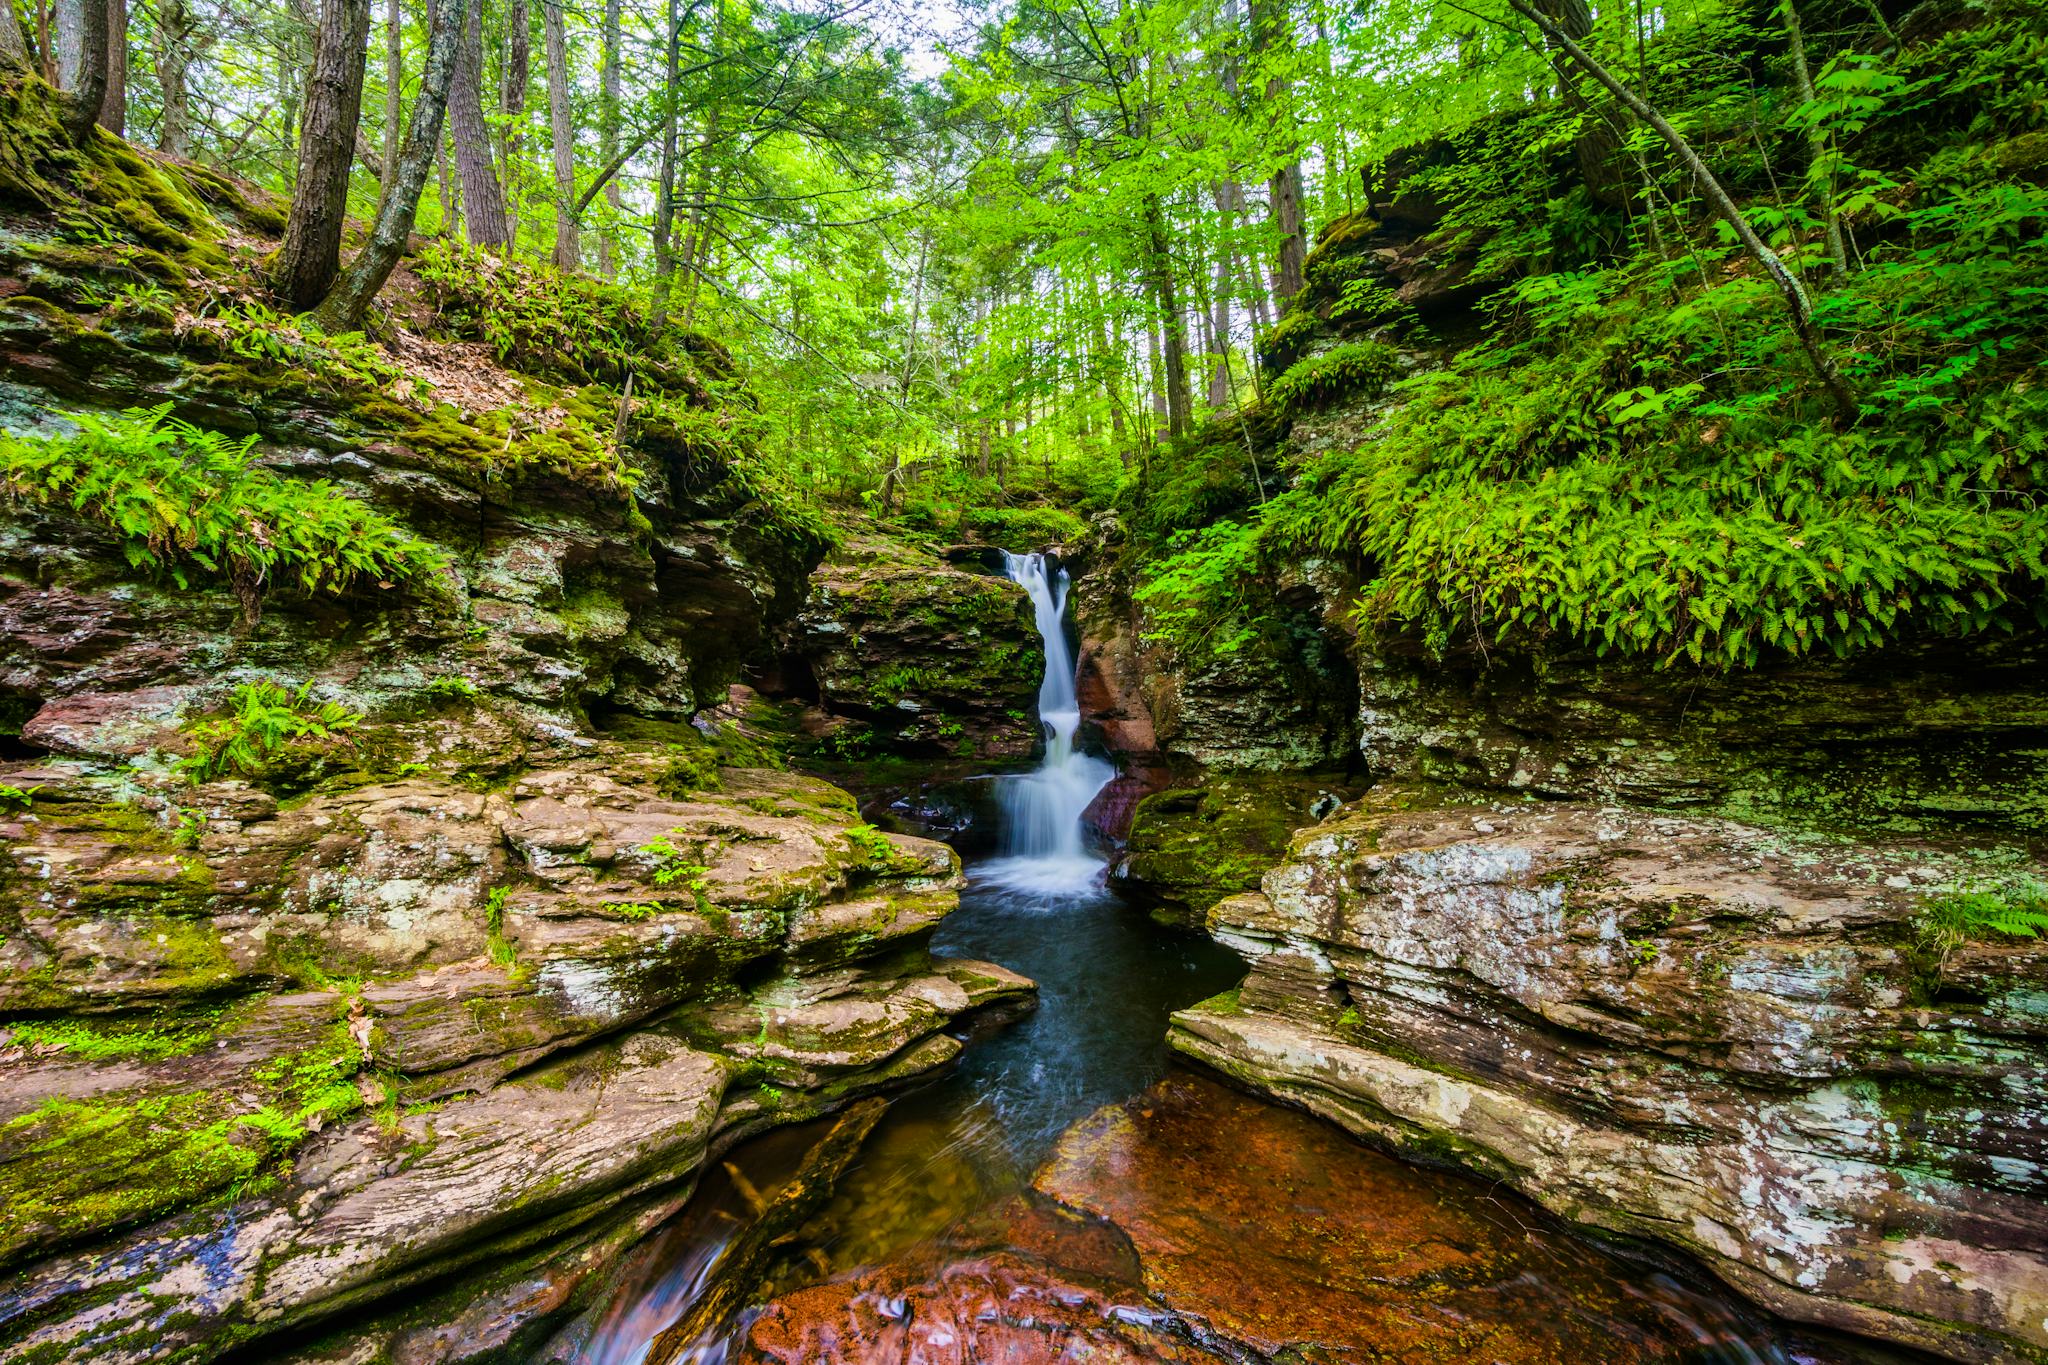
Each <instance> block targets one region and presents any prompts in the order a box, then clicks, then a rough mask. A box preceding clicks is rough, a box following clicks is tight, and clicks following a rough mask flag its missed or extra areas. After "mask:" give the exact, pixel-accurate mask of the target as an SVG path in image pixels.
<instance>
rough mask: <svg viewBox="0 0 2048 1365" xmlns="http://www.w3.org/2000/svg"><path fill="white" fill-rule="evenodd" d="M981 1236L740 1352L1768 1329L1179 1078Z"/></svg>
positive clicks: (1305, 1350) (1325, 1353) (1068, 1141)
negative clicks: (980, 1242)
mask: <svg viewBox="0 0 2048 1365" xmlns="http://www.w3.org/2000/svg"><path fill="white" fill-rule="evenodd" d="M986 1235H987V1239H988V1241H989V1242H991V1243H993V1244H994V1245H983V1246H975V1247H968V1248H965V1249H962V1250H959V1251H957V1253H955V1254H953V1256H952V1258H951V1259H945V1258H944V1257H945V1255H946V1253H944V1252H936V1253H935V1252H933V1251H931V1250H929V1249H928V1251H927V1253H926V1254H924V1255H922V1256H917V1255H913V1256H910V1257H906V1258H904V1259H902V1260H899V1261H896V1262H893V1263H891V1264H888V1265H885V1266H882V1267H879V1268H875V1269H869V1270H866V1271H862V1272H858V1273H856V1274H853V1275H851V1276H848V1277H845V1278H843V1279H840V1280H838V1281H835V1282H832V1283H828V1284H823V1285H817V1286H813V1287H811V1288H807V1289H801V1290H798V1291H796V1292H794V1293H790V1294H788V1295H785V1296H784V1297H782V1298H779V1299H777V1300H775V1301H774V1302H772V1303H770V1304H769V1305H768V1307H767V1308H766V1309H764V1310H763V1311H762V1312H761V1313H760V1315H759V1316H758V1317H757V1318H755V1319H754V1321H753V1322H752V1324H751V1326H750V1327H749V1328H748V1329H747V1331H746V1334H745V1340H744V1344H743V1348H742V1352H741V1355H740V1357H739V1358H740V1359H742V1360H744V1361H748V1362H753V1365H767V1363H768V1362H774V1363H775V1365H795V1363H796V1362H799V1361H824V1360H830V1361H843V1362H870V1361H873V1362H880V1361H890V1362H895V1361H904V1360H916V1361H926V1362H932V1363H933V1365H947V1363H950V1362H961V1365H966V1362H977V1363H979V1362H993V1361H1002V1362H1020V1363H1021V1362H1030V1363H1031V1365H1041V1363H1043V1362H1055V1361H1078V1360H1102V1361H1189V1362H1193V1361H1219V1362H1220V1361H1230V1362H1239V1361H1244V1360H1247V1359H1261V1360H1264V1359H1283V1360H1298V1361H1305V1362H1317V1363H1318V1365H1338V1362H1368V1361H1370V1362H1413V1363H1414V1365H1424V1362H1441V1361H1451V1360H1457V1361H1486V1362H1529V1363H1530V1365H1536V1363H1537V1362H1545V1363H1547V1362H1567V1361H1570V1362H1578V1361H1601V1362H1632V1361H1667V1360H1668V1361H1678V1360H1684V1359H1692V1358H1697V1354H1696V1353H1698V1352H1699V1350H1700V1348H1701V1347H1702V1346H1703V1345H1706V1344H1709V1343H1711V1342H1714V1341H1715V1340H1717V1339H1719V1340H1726V1341H1728V1342H1729V1343H1730V1344H1731V1347H1732V1349H1734V1350H1737V1351H1740V1350H1743V1349H1746V1348H1745V1347H1735V1346H1733V1343H1734V1342H1735V1341H1737V1340H1740V1341H1742V1342H1745V1343H1747V1346H1748V1347H1755V1346H1758V1345H1761V1344H1763V1343H1762V1338H1763V1337H1765V1336H1766V1335H1768V1334H1767V1333H1766V1332H1764V1331H1763V1330H1761V1329H1758V1328H1756V1327H1755V1326H1754V1325H1750V1324H1744V1323H1742V1322H1740V1321H1739V1320H1737V1319H1736V1318H1735V1317H1733V1316H1732V1315H1731V1314H1729V1313H1727V1312H1726V1311H1724V1310H1722V1309H1720V1308H1719V1307H1718V1306H1716V1305H1714V1304H1712V1303H1710V1302H1708V1301H1705V1300H1702V1299H1699V1298H1697V1297H1696V1296H1694V1295H1692V1294H1690V1293H1689V1292H1687V1291H1685V1290H1683V1289H1682V1288H1680V1287H1679V1286H1677V1285H1676V1284H1675V1283H1673V1282H1671V1281H1669V1280H1665V1279H1662V1278H1661V1277H1653V1276H1650V1275H1647V1274H1645V1273H1643V1272H1640V1271H1636V1270H1632V1269H1630V1268H1628V1267H1625V1266H1623V1265H1621V1264H1619V1263H1617V1262H1615V1261H1613V1260H1612V1259H1610V1258H1608V1257H1607V1256H1605V1255H1603V1254H1601V1253H1599V1252H1597V1251H1595V1250H1593V1249H1592V1248H1590V1247H1588V1246H1586V1245H1584V1244H1581V1243H1578V1242H1576V1241H1573V1240H1571V1239H1570V1238H1569V1237H1568V1236H1566V1235H1565V1234H1563V1233H1560V1232H1557V1231H1554V1230H1552V1229H1551V1228H1550V1227H1549V1226H1548V1225H1547V1224H1545V1223H1544V1222H1543V1220H1542V1217H1541V1215H1539V1214H1538V1213H1536V1211H1535V1210H1533V1209H1531V1208H1529V1207H1528V1206H1527V1205H1524V1204H1521V1203H1520V1202H1519V1201H1514V1200H1511V1199H1508V1198H1500V1197H1496V1196H1495V1195H1494V1194H1493V1192H1492V1191H1491V1190H1490V1189H1489V1188H1488V1187H1486V1186H1484V1185H1480V1184H1478V1183H1476V1182H1471V1181H1466V1180H1462V1179H1458V1178H1455V1177H1443V1176H1435V1175H1430V1174H1426V1173H1424V1172H1421V1171H1418V1170H1417V1169H1415V1168H1413V1167H1410V1166H1406V1165H1403V1164H1401V1163H1399V1162H1397V1161H1394V1160H1392V1159H1390V1158H1387V1157H1384V1156H1381V1155H1379V1154H1378V1153H1376V1152H1373V1151H1371V1150H1369V1149H1367V1148H1364V1147H1362V1146H1360V1145H1359V1144H1357V1143H1356V1142H1354V1141H1352V1140H1351V1139H1350V1138H1348V1137H1347V1136H1346V1135H1345V1134H1344V1133H1342V1132H1341V1131H1340V1130H1338V1129H1336V1128H1333V1127H1331V1126H1329V1125H1327V1124H1324V1123H1321V1122H1319V1121H1317V1120H1315V1119H1313V1118H1310V1117H1308V1116H1306V1115H1303V1114H1300V1113H1297V1112H1295V1111H1293V1110H1288V1109H1281V1108H1276V1107H1274V1106H1271V1105H1266V1104H1262V1103H1259V1102H1258V1101H1256V1100H1253V1099H1250V1098H1248V1097H1246V1096H1244V1095H1242V1094H1239V1093H1238V1092H1236V1091H1233V1090H1230V1089H1227V1088H1225V1087H1224V1086H1222V1085H1220V1084H1218V1083H1216V1082H1214V1081H1212V1080H1209V1079H1207V1078H1205V1077H1201V1076H1197V1075H1194V1074H1192V1073H1179V1074H1176V1075H1174V1076H1172V1077H1169V1078H1168V1079H1167V1080H1166V1081H1163V1082H1161V1083H1160V1084H1159V1085H1157V1086H1155V1087H1154V1088H1153V1089H1152V1090H1151V1091H1149V1092H1147V1093H1146V1094H1145V1095H1143V1096H1140V1097H1139V1098H1137V1099H1135V1100H1132V1101H1130V1102H1129V1103H1126V1104H1122V1105H1115V1106H1111V1107H1109V1108H1107V1109H1104V1110H1102V1111H1100V1112H1099V1113H1097V1114H1095V1115H1094V1116H1092V1117H1091V1118H1089V1119H1087V1120H1085V1121H1083V1122H1082V1123H1079V1124H1077V1125H1075V1126H1074V1128H1073V1129H1071V1130H1070V1131H1069V1132H1068V1134H1067V1135H1066V1137H1065V1138H1064V1139H1063V1140H1062V1141H1061V1143H1060V1146H1059V1148H1058V1150H1057V1151H1056V1153H1055V1154H1054V1156H1053V1158H1052V1159H1051V1160H1050V1161H1049V1162H1048V1163H1047V1165H1046V1167H1045V1168H1044V1169H1043V1170H1042V1171H1041V1172H1040V1174H1039V1176H1038V1178H1037V1180H1036V1182H1035V1189H1034V1191H1033V1192H1032V1193H1030V1194H1027V1195H1026V1196H1025V1197H1023V1198H1020V1199H1018V1200H1015V1201H1013V1202H1012V1204H1011V1206H1010V1209H1009V1212H1008V1216H1007V1218H1006V1219H1004V1220H1003V1221H1002V1223H1001V1225H1000V1226H998V1227H996V1228H994V1229H993V1230H992V1231H990V1232H989V1233H987V1234H986ZM934 1255H936V1256H937V1257H938V1258H939V1259H937V1260H934V1259H933V1257H934ZM1794 1358H1799V1359H1804V1360H1809V1361H1811V1360H1814V1359H1817V1357H1815V1356H1813V1355H1811V1354H1808V1353H1803V1352H1795V1356H1794ZM1818 1358H1825V1357H1818Z"/></svg>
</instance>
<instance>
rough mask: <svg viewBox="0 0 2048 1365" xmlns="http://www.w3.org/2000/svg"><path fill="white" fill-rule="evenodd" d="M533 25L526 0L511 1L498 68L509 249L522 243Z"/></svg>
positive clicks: (500, 164)
mask: <svg viewBox="0 0 2048 1365" xmlns="http://www.w3.org/2000/svg"><path fill="white" fill-rule="evenodd" d="M532 33H533V25H532V20H531V14H530V12H529V10H528V9H527V5H526V0H507V12H506V15H505V51H504V54H503V56H504V60H503V62H502V63H501V64H500V66H499V68H498V175H499V183H500V184H501V185H502V186H503V187H504V197H505V250H506V254H507V255H510V254H511V250H512V248H513V247H514V246H516V245H517V244H518V242H519V218H520V207H521V205H522V204H523V203H524V202H525V190H524V181H525V176H524V174H523V173H522V164H521V163H522V162H523V160H524V158H525V155H526V145H525V141H526V140H525V134H524V131H523V129H522V127H521V124H522V122H523V120H524V119H525V117H526V92H527V88H528V87H529V86H530V85H531V84H532V83H533V37H532Z"/></svg>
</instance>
